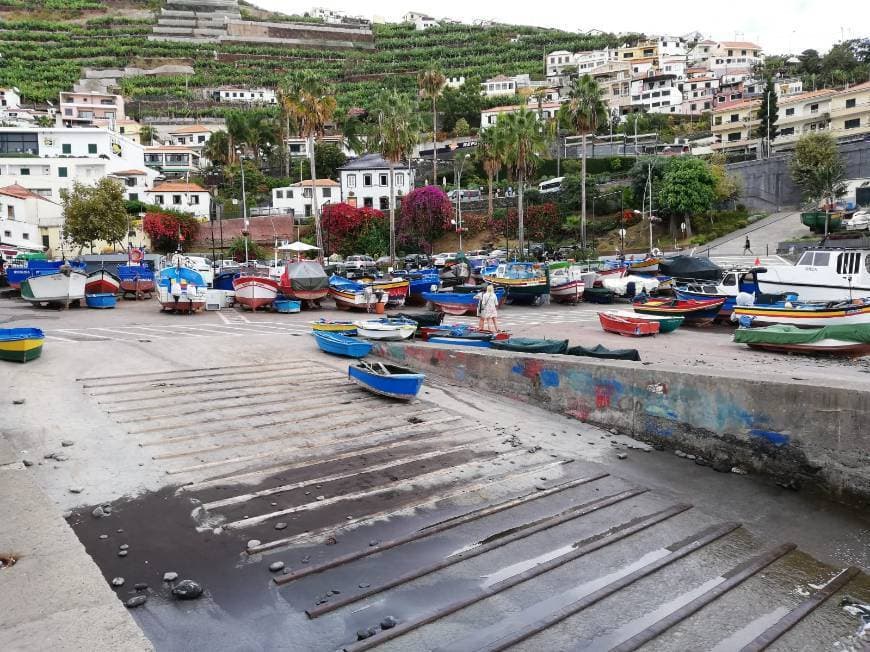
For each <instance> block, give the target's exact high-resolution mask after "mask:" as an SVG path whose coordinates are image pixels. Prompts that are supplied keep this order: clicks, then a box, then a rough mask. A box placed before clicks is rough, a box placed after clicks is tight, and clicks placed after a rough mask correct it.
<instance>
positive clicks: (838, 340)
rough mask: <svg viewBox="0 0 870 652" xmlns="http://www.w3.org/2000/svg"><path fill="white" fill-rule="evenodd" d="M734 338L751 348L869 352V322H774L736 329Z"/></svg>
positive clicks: (788, 350) (797, 351)
mask: <svg viewBox="0 0 870 652" xmlns="http://www.w3.org/2000/svg"><path fill="white" fill-rule="evenodd" d="M734 341H735V342H736V343H737V344H746V345H748V346H749V347H750V348H753V349H764V350H767V351H784V352H796V353H831V354H839V355H853V356H858V355H867V354H870V324H842V325H835V326H822V327H821V328H798V327H797V326H792V325H790V324H775V325H773V326H765V327H763V328H738V329H737V330H736V331H734Z"/></svg>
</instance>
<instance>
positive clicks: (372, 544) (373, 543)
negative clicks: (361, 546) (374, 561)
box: [369, 539, 380, 547]
mask: <svg viewBox="0 0 870 652" xmlns="http://www.w3.org/2000/svg"><path fill="white" fill-rule="evenodd" d="M379 543H380V541H376V540H374V539H372V540H371V541H369V546H371V547H374V546H376V545H378V544H379Z"/></svg>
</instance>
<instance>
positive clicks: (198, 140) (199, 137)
mask: <svg viewBox="0 0 870 652" xmlns="http://www.w3.org/2000/svg"><path fill="white" fill-rule="evenodd" d="M196 142H198V143H204V142H205V136H197V138H196Z"/></svg>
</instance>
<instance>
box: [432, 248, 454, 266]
mask: <svg viewBox="0 0 870 652" xmlns="http://www.w3.org/2000/svg"><path fill="white" fill-rule="evenodd" d="M455 262H456V252H450V253H443V254H435V255H434V256H433V257H432V264H433V265H434V266H435V267H444V266H445V265H450V264H452V263H455Z"/></svg>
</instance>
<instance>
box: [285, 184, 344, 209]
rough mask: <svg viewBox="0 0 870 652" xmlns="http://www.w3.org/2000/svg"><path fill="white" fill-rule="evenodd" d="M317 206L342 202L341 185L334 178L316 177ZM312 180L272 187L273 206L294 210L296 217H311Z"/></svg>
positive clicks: (321, 206) (319, 207) (320, 207)
mask: <svg viewBox="0 0 870 652" xmlns="http://www.w3.org/2000/svg"><path fill="white" fill-rule="evenodd" d="M314 189H315V190H316V191H317V207H318V209H322V208H323V206H324V205H325V204H338V203H340V202H341V185H340V184H339V183H338V181H333V180H332V179H315V181H314ZM311 196H312V193H311V180H310V179H309V180H308V181H300V182H298V183H292V184H290V185H289V186H284V187H283V188H272V207H273V208H281V209H284V210H286V211H288V212H289V211H291V210H292V211H293V215H295V216H296V217H310V216H311V215H312V214H313V213H312V210H313V207H312V206H313V203H312V201H311Z"/></svg>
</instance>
